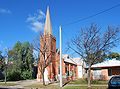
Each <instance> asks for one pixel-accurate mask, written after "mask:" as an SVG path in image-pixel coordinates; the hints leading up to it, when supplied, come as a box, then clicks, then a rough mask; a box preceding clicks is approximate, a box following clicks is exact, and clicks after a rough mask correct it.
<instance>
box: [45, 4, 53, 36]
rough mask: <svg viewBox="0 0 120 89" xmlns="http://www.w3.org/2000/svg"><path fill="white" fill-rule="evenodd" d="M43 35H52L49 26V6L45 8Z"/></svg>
mask: <svg viewBox="0 0 120 89" xmlns="http://www.w3.org/2000/svg"><path fill="white" fill-rule="evenodd" d="M44 35H52V26H51V20H50V12H49V6H48V7H47V13H46V21H45V27H44Z"/></svg>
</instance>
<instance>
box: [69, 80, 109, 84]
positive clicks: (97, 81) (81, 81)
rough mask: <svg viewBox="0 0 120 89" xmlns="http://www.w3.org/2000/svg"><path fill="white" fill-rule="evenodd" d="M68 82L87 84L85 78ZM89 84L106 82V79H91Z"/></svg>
mask: <svg viewBox="0 0 120 89" xmlns="http://www.w3.org/2000/svg"><path fill="white" fill-rule="evenodd" d="M69 84H87V80H85V79H78V80H73V81H70V82H69ZM91 84H100V85H102V84H106V85H107V84H108V81H100V80H93V81H91Z"/></svg>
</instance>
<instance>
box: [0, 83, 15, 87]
mask: <svg viewBox="0 0 120 89" xmlns="http://www.w3.org/2000/svg"><path fill="white" fill-rule="evenodd" d="M15 85H17V84H16V83H6V84H5V82H0V86H15Z"/></svg>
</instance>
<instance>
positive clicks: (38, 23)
mask: <svg viewBox="0 0 120 89" xmlns="http://www.w3.org/2000/svg"><path fill="white" fill-rule="evenodd" d="M44 19H45V14H44V12H42V11H41V10H37V12H36V13H34V14H33V16H32V15H29V16H28V18H27V22H28V23H29V25H30V26H29V27H30V28H31V29H32V30H33V31H35V32H39V31H40V30H43V28H44Z"/></svg>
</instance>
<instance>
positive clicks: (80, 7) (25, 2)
mask: <svg viewBox="0 0 120 89" xmlns="http://www.w3.org/2000/svg"><path fill="white" fill-rule="evenodd" d="M118 3H120V0H1V1H0V50H4V49H5V48H12V47H13V45H14V44H15V43H16V41H21V42H24V41H29V42H31V43H32V41H33V39H34V38H35V37H36V36H37V35H38V33H39V32H38V31H39V30H43V27H44V20H45V14H46V9H47V6H48V5H49V7H50V14H51V22H52V28H53V35H54V36H56V39H57V48H58V47H59V25H63V24H66V23H69V22H72V21H74V20H77V19H82V18H84V17H87V16H90V15H93V14H95V13H98V12H100V11H102V10H105V9H108V8H110V7H112V6H114V5H116V4H118ZM91 23H97V24H98V25H99V26H100V27H101V29H102V30H103V31H104V30H105V29H106V28H107V26H108V25H111V26H120V6H119V7H116V8H114V9H112V10H110V11H108V12H106V13H103V14H101V15H98V16H95V17H93V18H90V19H87V20H84V21H81V22H79V23H76V24H72V25H68V26H64V27H63V51H64V49H65V47H66V42H67V41H68V40H69V39H70V38H71V37H73V36H74V35H75V34H76V32H77V31H78V30H79V29H80V28H81V27H86V26H89V25H90V24H91ZM112 51H116V52H120V47H117V48H114V49H113V50H112Z"/></svg>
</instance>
